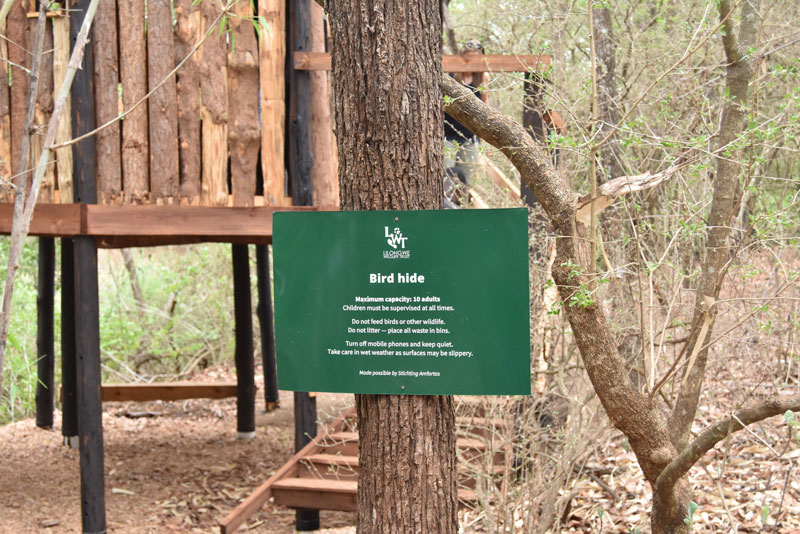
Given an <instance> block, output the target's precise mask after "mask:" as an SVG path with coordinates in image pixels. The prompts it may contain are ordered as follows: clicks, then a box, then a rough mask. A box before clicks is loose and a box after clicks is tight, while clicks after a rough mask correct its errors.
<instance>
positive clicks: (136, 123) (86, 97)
mask: <svg viewBox="0 0 800 534" xmlns="http://www.w3.org/2000/svg"><path fill="white" fill-rule="evenodd" d="M88 4H89V1H88V0H72V1H71V2H70V4H69V6H62V7H68V8H69V9H68V10H66V9H65V10H56V11H53V12H52V13H50V14H48V19H47V24H46V32H45V36H44V38H45V44H44V48H45V50H48V51H52V53H47V54H45V55H44V57H43V58H42V67H41V70H40V73H41V84H40V85H41V87H40V91H39V95H38V97H37V99H36V100H35V124H34V127H33V132H34V133H33V137H32V151H31V152H32V154H31V158H30V160H31V161H33V162H35V161H38V159H39V154H41V151H42V149H43V147H42V142H43V141H42V138H43V136H42V135H40V132H41V131H42V130H43V128H44V126H45V125H47V124H48V122H49V119H50V116H51V114H52V112H53V106H54V102H53V100H54V96H53V95H54V94H55V92H56V91H57V88H58V87H60V85H61V83H62V81H63V79H64V77H65V71H66V65H67V60H68V58H69V55H70V53H71V50H70V46H71V44H70V43H71V42H74V39H75V37H76V34H77V32H78V29H79V28H80V25H81V23H82V18H83V16H84V14H85V12H86V8H87V6H88ZM254 6H255V7H254ZM37 9H38V7H37V3H36V2H35V1H34V0H12V6H11V10H10V12H9V15H8V20H7V25H6V28H7V37H8V40H0V54H2V55H3V58H4V59H7V61H0V71H2V77H3V79H8V80H11V82H12V83H10V84H6V83H0V178H2V180H0V233H4V234H8V233H10V232H11V230H12V228H11V226H12V212H13V207H12V206H13V204H12V203H13V201H14V189H13V184H14V183H15V182H16V181H18V180H21V179H28V178H27V175H25V174H23V171H24V169H23V167H24V168H29V166H30V162H28V163H27V164H25V165H23V164H22V163H21V161H20V160H21V157H20V154H21V145H22V138H23V136H24V134H25V132H24V130H25V124H24V118H25V112H26V102H27V101H28V74H27V72H26V70H25V69H30V67H31V61H32V57H31V55H30V54H29V53H27V52H26V50H29V49H31V48H32V46H31V44H32V42H33V39H34V38H35V33H36V32H35V27H36V26H35V20H34V18H35V17H36V15H37V13H36V10H37ZM145 9H146V10H147V12H145ZM231 9H232V13H230V14H226V13H223V12H222V11H220V6H219V4H217V3H214V2H199V3H198V2H193V1H192V0H173V1H168V0H149V1H148V2H146V3H145V2H142V1H140V0H101V2H100V7H99V9H98V12H97V16H96V19H95V22H94V26H93V28H92V34H91V35H90V39H89V44H88V46H87V47H86V49H85V54H84V59H83V64H82V68H81V69H80V70H79V71H78V73H77V76H76V78H75V81H74V83H73V86H72V91H71V100H70V102H69V103H68V106H69V109H68V112H67V113H66V114H65V116H64V118H63V120H62V121H61V123H60V124H59V135H58V137H57V140H56V143H57V148H56V149H55V152H54V156H53V159H52V160H51V163H50V165H49V166H48V167H47V170H46V174H45V181H44V184H43V187H42V190H41V192H40V195H39V201H40V203H39V204H38V205H37V207H36V209H35V211H34V218H33V221H32V225H31V230H30V234H31V235H34V236H39V237H40V240H39V247H40V254H39V262H40V263H39V323H38V324H39V335H38V342H39V354H40V356H41V358H40V359H39V362H38V372H39V382H40V383H39V387H37V393H36V406H37V418H36V420H37V425H39V426H42V427H52V424H53V405H54V398H53V397H54V396H53V392H54V391H55V384H54V381H53V380H54V379H53V376H54V372H53V371H54V365H55V362H54V343H55V332H54V322H53V294H54V282H53V281H54V273H55V262H56V261H57V260H56V258H55V245H54V239H56V238H58V239H61V245H62V246H61V251H62V254H61V258H60V261H61V270H62V271H61V272H62V277H61V278H62V287H61V296H62V298H61V307H62V308H61V314H62V324H61V333H60V342H61V353H62V361H61V366H62V396H61V401H62V411H63V418H62V421H63V422H62V434H63V435H64V436H65V439H66V440H67V441H68V442H70V443H73V444H77V443H80V462H81V494H82V498H81V503H82V513H83V530H84V532H103V531H105V529H106V518H105V500H104V479H103V434H102V417H101V415H102V402H104V401H110V400H153V399H163V400H175V399H178V398H181V399H183V398H195V397H201V398H218V396H219V395H225V396H228V395H233V394H234V390H233V389H231V388H232V387H233V386H232V385H219V386H213V387H214V388H217V389H212V390H208V389H204V388H206V386H202V387H201V386H200V385H191V386H188V385H185V384H169V385H163V384H162V385H149V386H120V385H117V386H110V385H107V386H105V387H104V386H102V384H101V375H100V337H99V336H100V329H99V309H98V285H97V249H98V248H119V247H139V246H157V245H170V244H187V243H198V242H208V241H216V242H225V243H231V244H232V246H233V249H232V251H233V264H234V265H233V280H234V307H235V311H236V313H235V317H236V351H235V363H236V371H237V383H236V384H235V396H236V397H237V408H238V418H237V431H238V433H239V435H240V436H242V437H246V436H248V435H251V434H252V433H253V432H254V430H255V416H254V402H255V387H254V376H253V360H252V357H253V340H252V328H253V325H252V324H251V323H250V312H251V295H250V282H249V277H250V273H249V262H248V249H247V245H248V244H255V245H256V258H257V273H256V274H257V277H258V284H257V287H258V298H259V304H258V308H257V310H258V316H259V318H260V328H261V333H262V335H261V339H262V344H263V345H262V354H263V356H264V372H265V375H266V376H265V385H266V387H265V397H266V398H265V400H266V403H267V406H268V407H275V406H276V404H277V401H278V396H277V394H278V392H277V382H276V378H275V376H276V375H275V355H274V332H273V330H272V328H273V326H272V303H271V295H270V294H269V257H268V254H269V252H268V248H267V245H268V244H270V243H271V240H272V214H273V213H274V212H275V211H278V210H313V209H320V206H323V207H328V208H329V209H330V208H333V209H335V205H336V203H337V201H338V179H337V175H336V154H335V144H334V138H333V133H332V128H331V113H330V108H329V103H330V90H329V84H328V80H327V76H328V75H329V74H328V73H327V70H329V69H330V57H329V56H328V55H327V54H326V53H325V49H326V43H325V35H326V33H325V31H324V28H323V26H324V21H323V15H322V12H321V9H320V8H319V6H317V5H316V3H315V2H313V1H312V0H285V1H284V0H261V1H259V2H257V3H255V4H254V3H252V2H237V3H235V4H234V5H233V7H232V8H231ZM254 10H255V11H254ZM173 16H174V19H175V21H174V22H173ZM222 21H224V26H223V27H222V31H220V27H219V26H220V23H221V22H222ZM253 22H255V23H256V24H255V26H258V27H259V30H258V31H257V30H256V29H255V28H254V24H253ZM264 26H266V27H264ZM443 64H444V68H445V70H446V71H449V72H463V71H475V72H477V71H494V72H508V71H524V72H530V71H533V70H536V69H540V68H545V67H547V66H548V65H549V58H548V57H546V56H508V57H505V56H485V57H484V58H480V59H479V60H470V61H465V60H464V59H463V58H460V57H455V56H446V57H445V58H444V60H443ZM540 116H541V114H540ZM117 119H121V120H117ZM98 127H102V129H100V130H98V131H95V128H98ZM73 138H79V139H80V140H79V141H76V142H71V143H67V142H68V141H70V140H71V139H73ZM9 177H10V179H9ZM295 417H296V435H297V439H296V449H297V450H300V449H303V448H304V447H305V446H306V445H307V442H308V441H309V440H310V439H312V438H313V436H314V435H315V433H316V408H315V405H314V398H313V396H310V395H309V394H308V393H296V394H295ZM78 437H79V438H80V439H78ZM318 522H319V520H318V517H316V516H315V513H314V512H309V513H308V514H305V513H302V512H301V513H299V515H298V527H299V528H300V527H301V526H302V527H304V528H306V529H308V528H312V527H313V526H314V525H315V524H318Z"/></svg>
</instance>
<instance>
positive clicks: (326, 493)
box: [272, 478, 477, 512]
mask: <svg viewBox="0 0 800 534" xmlns="http://www.w3.org/2000/svg"><path fill="white" fill-rule="evenodd" d="M357 491H358V482H357V481H356V480H330V479H321V478H284V479H282V480H278V481H277V482H275V483H273V484H272V497H273V498H274V499H275V504H280V505H282V506H287V507H289V508H306V509H309V510H344V511H353V512H354V511H356V510H358V501H357V498H356V492H357ZM458 501H459V506H473V505H474V504H475V503H476V502H477V497H476V495H475V492H474V491H471V490H469V489H464V488H461V489H459V490H458Z"/></svg>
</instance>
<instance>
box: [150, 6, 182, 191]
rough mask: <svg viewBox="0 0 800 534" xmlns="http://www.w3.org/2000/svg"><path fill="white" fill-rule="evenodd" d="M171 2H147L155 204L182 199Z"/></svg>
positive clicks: (151, 153) (151, 184)
mask: <svg viewBox="0 0 800 534" xmlns="http://www.w3.org/2000/svg"><path fill="white" fill-rule="evenodd" d="M174 66H175V64H174V52H173V35H172V12H171V9H170V0H148V2H147V79H148V82H149V84H148V89H149V90H151V91H152V90H154V89H155V88H156V86H158V85H159V84H161V86H160V87H159V88H158V89H156V90H155V92H154V93H153V95H152V96H151V97H150V108H149V110H150V193H151V195H152V197H153V198H152V199H151V200H154V201H159V202H162V201H167V202H169V201H171V200H173V199H175V198H176V197H177V196H178V184H179V182H180V170H179V164H178V96H177V92H176V88H175V76H174V75H173V76H169V78H167V77H168V75H169V72H170V71H171V70H172V69H173V67H174Z"/></svg>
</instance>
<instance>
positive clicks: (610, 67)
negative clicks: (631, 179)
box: [592, 5, 625, 182]
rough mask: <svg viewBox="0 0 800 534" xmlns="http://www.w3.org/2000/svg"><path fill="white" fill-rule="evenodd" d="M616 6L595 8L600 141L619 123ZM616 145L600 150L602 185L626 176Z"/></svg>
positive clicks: (612, 144)
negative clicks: (615, 30)
mask: <svg viewBox="0 0 800 534" xmlns="http://www.w3.org/2000/svg"><path fill="white" fill-rule="evenodd" d="M611 9H612V6H610V5H607V6H605V7H593V8H592V13H593V18H594V28H593V31H594V43H595V44H594V46H595V53H596V54H597V65H596V67H595V68H596V71H597V100H598V108H599V109H598V110H597V111H598V117H599V118H600V121H601V122H602V125H601V126H600V128H599V129H598V131H599V133H598V139H603V138H605V136H606V135H608V133H609V132H610V131H611V128H612V127H613V126H615V125H616V124H617V121H619V112H618V107H617V74H616V64H617V59H616V44H615V43H614V28H613V24H612V22H611ZM616 144H617V143H616V141H615V140H614V138H612V139H609V141H608V142H607V143H606V144H605V146H603V147H602V148H601V149H600V154H601V160H602V167H603V168H602V171H603V177H602V178H601V181H602V182H607V181H608V180H609V179H612V178H617V177H618V176H624V175H625V172H624V170H623V169H622V166H621V165H620V164H619V161H618V160H617V155H616V154H615V147H616Z"/></svg>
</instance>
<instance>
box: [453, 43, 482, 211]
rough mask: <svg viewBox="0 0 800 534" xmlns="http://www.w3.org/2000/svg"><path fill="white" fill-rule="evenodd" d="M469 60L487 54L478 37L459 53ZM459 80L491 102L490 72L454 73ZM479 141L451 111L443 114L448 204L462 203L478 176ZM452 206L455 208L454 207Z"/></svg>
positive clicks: (478, 95)
mask: <svg viewBox="0 0 800 534" xmlns="http://www.w3.org/2000/svg"><path fill="white" fill-rule="evenodd" d="M458 54H459V55H460V56H461V57H464V58H466V59H470V58H474V57H480V56H482V55H483V54H484V49H483V45H481V43H480V42H479V41H477V40H475V39H470V40H469V41H467V42H466V43H464V46H463V47H461V50H460V51H459V53H458ZM451 76H453V77H454V78H455V79H456V81H458V82H459V83H461V84H463V85H464V86H465V87H468V88H469V89H470V90H471V91H472V92H473V94H474V95H475V96H477V97H478V98H479V99H481V100H482V101H483V102H488V97H487V94H486V87H487V85H488V83H489V74H488V73H486V72H458V73H455V74H454V75H452V74H451ZM479 142H480V140H479V139H478V137H477V136H475V135H474V134H473V133H472V132H471V131H470V130H469V129H468V128H467V127H466V126H464V125H463V124H461V123H460V122H458V121H457V120H455V119H454V118H453V117H451V116H450V115H449V114H447V113H445V114H444V144H445V154H444V166H445V181H444V193H445V203H446V204H448V207H450V204H454V205H455V206H458V205H460V204H461V203H462V202H463V201H464V199H465V193H464V191H463V190H464V186H466V185H467V184H468V183H469V182H470V181H471V180H472V178H473V177H474V175H475V161H476V159H477V157H478V143H479ZM455 206H452V207H455Z"/></svg>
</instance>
